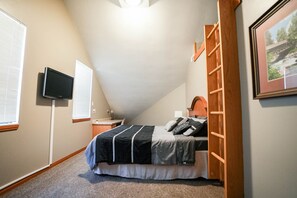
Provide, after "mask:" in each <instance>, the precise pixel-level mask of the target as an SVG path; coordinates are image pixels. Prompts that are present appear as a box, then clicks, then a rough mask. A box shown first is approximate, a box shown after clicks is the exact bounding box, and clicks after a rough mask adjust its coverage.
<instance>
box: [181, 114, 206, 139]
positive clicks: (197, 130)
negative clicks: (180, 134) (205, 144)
mask: <svg viewBox="0 0 297 198" xmlns="http://www.w3.org/2000/svg"><path fill="white" fill-rule="evenodd" d="M195 120H196V121H195ZM195 120H194V119H193V118H192V119H190V120H189V124H190V126H191V129H193V131H192V132H191V133H190V131H188V132H187V133H186V134H184V135H187V136H189V135H190V136H207V129H206V134H205V130H204V131H203V130H201V129H202V128H203V127H204V125H206V120H203V122H200V121H198V120H197V119H195Z"/></svg>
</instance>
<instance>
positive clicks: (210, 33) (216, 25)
mask: <svg viewBox="0 0 297 198" xmlns="http://www.w3.org/2000/svg"><path fill="white" fill-rule="evenodd" d="M218 27H219V22H218V23H216V24H215V25H214V26H213V28H212V30H211V31H210V32H209V34H208V36H207V37H206V38H207V39H209V38H210V37H211V35H212V34H213V33H214V31H215V30H216V29H217V28H218Z"/></svg>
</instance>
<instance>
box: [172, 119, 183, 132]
mask: <svg viewBox="0 0 297 198" xmlns="http://www.w3.org/2000/svg"><path fill="white" fill-rule="evenodd" d="M183 119H184V118H183V117H179V118H177V119H176V122H175V124H173V125H172V126H171V127H170V128H169V129H168V132H169V131H172V130H173V129H174V128H175V127H176V126H177V125H178V123H180V122H181V121H182V120H183Z"/></svg>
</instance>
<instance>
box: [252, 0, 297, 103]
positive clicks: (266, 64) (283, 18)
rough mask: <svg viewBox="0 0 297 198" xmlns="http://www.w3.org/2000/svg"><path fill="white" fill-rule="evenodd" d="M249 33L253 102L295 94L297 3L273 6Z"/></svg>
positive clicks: (283, 0) (293, 0)
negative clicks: (254, 100)
mask: <svg viewBox="0 0 297 198" xmlns="http://www.w3.org/2000/svg"><path fill="white" fill-rule="evenodd" d="M249 31H250V42H251V57H252V73H253V88H254V98H255V99H261V98H269V97H278V96H286V95H294V94H297V0H281V1H278V2H276V3H275V4H274V5H273V6H272V7H271V8H270V9H269V10H267V11H266V12H265V13H264V14H263V15H262V16H261V17H260V18H259V19H258V20H257V21H255V22H254V23H253V24H252V25H251V26H250V27H249Z"/></svg>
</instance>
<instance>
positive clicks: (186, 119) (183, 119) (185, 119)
mask: <svg viewBox="0 0 297 198" xmlns="http://www.w3.org/2000/svg"><path fill="white" fill-rule="evenodd" d="M181 118H182V120H181V121H180V122H179V123H178V124H177V125H181V124H183V123H185V122H187V121H188V120H189V118H187V117H181Z"/></svg>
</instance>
